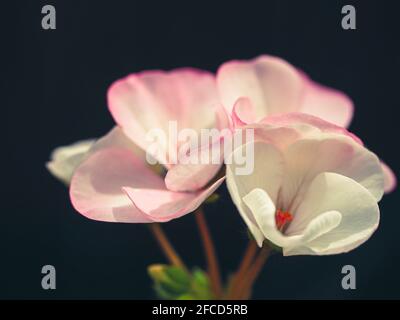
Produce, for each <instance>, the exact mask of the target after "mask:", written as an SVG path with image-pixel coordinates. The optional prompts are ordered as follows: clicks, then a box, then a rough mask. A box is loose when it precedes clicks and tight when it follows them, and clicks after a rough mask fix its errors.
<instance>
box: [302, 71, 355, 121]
mask: <svg viewBox="0 0 400 320" xmlns="http://www.w3.org/2000/svg"><path fill="white" fill-rule="evenodd" d="M303 77H304V83H305V84H306V85H305V90H304V95H303V100H302V103H301V108H300V110H299V111H301V112H304V113H308V114H311V115H313V116H316V117H319V118H322V119H324V120H326V121H329V122H332V123H334V124H336V125H338V126H341V127H348V126H349V125H350V122H351V119H352V117H353V113H354V107H353V102H352V101H351V99H350V98H349V97H348V96H346V95H345V94H344V93H342V92H340V91H337V90H334V89H330V88H328V87H325V86H322V85H319V84H318V83H316V82H314V81H312V80H310V79H309V78H308V77H307V76H305V75H303Z"/></svg>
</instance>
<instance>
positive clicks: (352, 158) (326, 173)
mask: <svg viewBox="0 0 400 320" xmlns="http://www.w3.org/2000/svg"><path fill="white" fill-rule="evenodd" d="M253 127H254V128H255V132H256V133H255V142H254V151H255V154H254V163H255V168H254V173H253V174H252V175H248V176H239V175H235V174H234V172H235V164H231V165H227V169H226V179H227V185H228V189H229V192H230V194H231V196H232V199H233V202H234V203H235V205H236V206H237V208H238V210H239V212H240V214H241V216H242V217H243V219H244V221H245V222H246V224H247V226H248V227H249V229H250V231H251V232H252V234H253V236H254V238H255V239H256V241H257V243H258V245H259V246H262V244H263V241H264V240H265V239H267V240H268V241H271V242H272V243H274V244H275V245H277V246H279V247H282V249H283V254H284V255H286V256H288V255H299V254H312V255H326V254H336V253H342V252H347V251H349V250H352V249H354V248H356V247H357V246H359V245H360V244H362V243H363V242H365V241H366V240H367V239H368V238H369V237H370V236H371V235H372V233H373V232H374V231H375V229H376V228H377V227H378V224H379V207H378V205H377V202H378V201H379V200H380V199H381V197H382V195H383V186H384V181H383V179H384V177H383V172H382V169H381V165H380V162H379V159H378V158H377V157H376V155H375V154H373V153H372V152H370V151H369V150H367V149H366V148H365V147H364V146H363V145H362V144H361V143H360V140H359V139H358V138H357V137H355V136H354V135H352V134H350V133H348V132H347V131H346V130H345V129H343V128H340V127H337V126H335V125H333V124H330V123H328V122H325V121H323V120H321V119H318V118H315V117H312V116H309V115H304V114H287V115H283V116H275V117H274V116H271V117H269V118H268V119H266V120H265V121H264V122H263V123H262V124H258V125H255V126H253ZM243 147H244V146H241V147H239V148H237V149H236V150H235V151H234V152H242V149H243Z"/></svg>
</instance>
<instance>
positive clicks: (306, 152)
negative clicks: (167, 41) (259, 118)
mask: <svg viewBox="0 0 400 320" xmlns="http://www.w3.org/2000/svg"><path fill="white" fill-rule="evenodd" d="M285 160H286V164H287V167H286V176H285V179H284V186H283V192H282V204H281V206H282V207H283V209H285V210H289V211H290V212H292V211H293V212H294V211H296V208H297V207H298V205H299V204H300V202H301V201H302V198H303V196H304V194H305V192H306V191H307V189H308V187H309V185H310V183H311V182H312V181H313V179H314V178H315V177H316V176H317V175H318V174H320V173H322V172H335V173H339V174H342V175H344V176H347V177H349V178H352V179H354V180H355V181H357V182H358V183H360V184H361V185H363V186H364V187H365V188H367V189H368V190H369V191H370V192H371V194H373V195H374V196H375V198H376V200H377V201H378V200H379V199H380V198H381V197H382V194H383V183H384V182H383V174H382V170H381V168H380V163H379V159H378V158H377V157H376V155H374V154H373V153H372V152H370V151H369V150H367V149H366V148H364V147H363V146H361V145H359V144H358V143H356V142H355V141H353V140H352V139H351V138H349V137H345V136H341V135H338V134H336V133H319V134H318V135H314V138H310V139H302V140H299V141H297V142H295V143H294V144H292V145H291V146H290V147H289V148H288V149H287V151H286V152H285Z"/></svg>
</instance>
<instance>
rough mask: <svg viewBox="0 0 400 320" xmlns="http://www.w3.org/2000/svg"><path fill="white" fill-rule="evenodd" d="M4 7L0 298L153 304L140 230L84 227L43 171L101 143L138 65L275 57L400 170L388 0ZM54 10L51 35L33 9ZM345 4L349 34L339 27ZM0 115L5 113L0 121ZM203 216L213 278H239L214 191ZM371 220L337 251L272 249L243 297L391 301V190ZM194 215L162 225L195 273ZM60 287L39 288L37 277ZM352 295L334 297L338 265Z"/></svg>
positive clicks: (236, 237) (149, 251)
mask: <svg viewBox="0 0 400 320" xmlns="http://www.w3.org/2000/svg"><path fill="white" fill-rule="evenodd" d="M9 2H10V1H7V3H6V2H4V3H2V4H1V5H0V8H1V9H0V10H1V11H0V12H1V21H2V24H4V25H2V26H1V31H2V39H1V52H2V64H4V66H3V67H2V72H1V88H2V89H1V90H2V99H1V107H2V116H1V120H2V129H5V130H6V133H5V134H4V135H3V136H2V137H4V136H5V137H6V138H5V140H4V138H3V139H2V142H3V147H2V149H1V159H2V161H4V164H3V165H2V175H1V189H2V190H1V210H0V212H1V218H0V298H3V299H10V298H23V299H27V298H40V299H42V298H43V299H60V298H61V299H63V298H78V299H80V298H100V299H103V298H112V299H114V298H122V299H131V298H134V299H136V298H154V295H153V292H152V289H151V282H150V279H149V278H148V276H147V273H146V266H147V265H148V264H150V263H156V262H164V261H165V260H164V257H163V256H162V254H161V252H160V250H159V248H158V246H157V244H156V243H155V241H154V240H153V238H152V236H151V234H150V233H149V231H148V229H147V227H146V226H145V225H139V224H137V225H134V224H112V223H102V222H96V221H91V220H88V219H86V218H84V217H83V216H81V215H79V214H78V213H76V212H75V211H74V210H73V209H72V207H71V204H70V203H69V198H68V193H67V189H66V188H65V187H64V186H63V185H62V184H61V183H59V182H58V181H57V180H56V179H55V178H53V177H52V176H51V175H50V174H49V173H48V172H47V171H46V169H45V166H44V164H45V162H46V161H47V160H48V157H49V154H50V152H51V150H52V149H53V148H55V147H57V146H59V145H64V144H69V143H72V142H74V141H77V140H80V139H83V138H89V137H99V136H101V135H103V134H105V133H106V132H107V131H108V130H109V129H110V128H111V127H112V126H113V120H112V118H111V116H110V114H109V113H108V110H107V106H106V90H107V88H108V86H109V85H110V84H111V83H112V82H113V81H115V80H116V79H118V78H121V77H123V76H125V75H127V74H128V73H131V72H137V71H140V70H147V69H155V68H157V69H172V68H176V67H183V66H193V67H198V68H202V69H207V70H211V71H215V70H216V69H217V67H218V65H220V64H221V63H222V62H224V61H226V60H229V59H248V58H253V57H255V56H258V55H260V54H263V53H267V54H273V55H278V56H281V57H283V58H285V59H286V60H288V61H289V62H291V63H293V64H294V65H295V66H297V67H299V68H301V69H303V70H304V71H305V72H307V73H308V74H309V75H310V76H311V77H312V78H313V79H315V80H317V81H319V82H321V83H323V84H325V85H328V86H332V87H334V88H338V89H340V90H343V91H344V92H346V93H347V94H348V95H349V96H350V97H351V98H352V99H353V100H354V103H355V106H356V113H355V118H354V121H353V123H352V126H351V130H352V131H353V132H355V133H356V134H358V135H359V136H360V137H361V138H362V139H363V140H364V141H365V142H366V144H367V146H368V147H369V148H370V149H372V150H373V151H375V152H376V153H377V154H378V155H379V156H380V157H381V158H383V159H384V160H386V162H387V163H388V164H390V165H391V166H392V168H393V169H394V170H395V172H397V173H398V174H399V173H400V168H399V160H400V159H399V152H398V142H397V137H398V134H397V132H398V129H399V128H398V127H399V125H398V116H399V98H398V97H399V83H400V81H399V80H400V77H399V73H400V50H399V48H398V42H399V38H400V32H399V31H400V28H399V15H400V7H399V6H398V5H396V1H362V2H361V1H360V2H354V1H347V2H343V1H327V0H320V1H287V0H285V1H283V0H279V1H278V0H276V1H267V0H263V1H259V2H253V3H251V2H250V1H241V2H240V3H239V4H237V5H235V4H234V3H233V2H232V1H228V2H225V3H222V2H221V1H218V4H217V1H214V3H213V4H205V3H203V2H200V1H185V2H184V4H183V3H180V4H177V3H173V2H172V1H158V2H156V1H51V0H48V1H46V2H44V1H15V3H14V4H10V3H9ZM44 4H52V5H55V7H56V10H57V29H56V30H42V28H41V18H42V14H41V8H42V6H43V5H44ZM345 4H353V5H354V6H355V7H356V10H357V30H347V31H346V30H343V29H342V28H341V18H342V14H341V8H342V6H343V5H345ZM4 113H5V115H4ZM221 193H223V194H224V197H223V198H224V200H223V201H221V202H219V203H217V204H214V205H210V206H209V207H208V209H207V218H208V220H209V224H210V227H211V229H212V232H213V236H214V238H215V242H216V244H217V249H218V250H219V257H220V262H221V264H222V269H223V272H224V274H226V273H227V272H229V271H232V270H234V269H235V268H236V265H237V263H238V261H239V259H240V257H241V254H242V251H243V249H244V247H245V245H246V242H247V241H246V231H245V228H244V226H243V223H242V222H241V219H240V218H239V215H238V214H237V212H236V210H235V208H234V207H233V205H232V204H231V203H230V201H229V197H228V195H227V193H226V190H224V189H221ZM380 207H381V213H382V215H381V225H380V227H379V229H378V231H377V232H376V233H375V234H374V235H373V237H372V238H371V239H370V240H369V241H368V242H367V243H365V244H364V245H363V246H361V247H360V248H358V249H356V250H355V251H353V252H351V253H349V254H343V255H337V256H328V257H311V256H300V257H288V258H285V257H282V256H279V255H274V256H273V257H272V258H271V259H270V261H269V262H268V263H267V265H266V267H265V269H264V272H263V273H262V275H261V277H260V278H259V281H258V282H257V284H256V287H255V293H254V298H257V299H271V298H273V299H275V298H295V299H303V298H316V299H320V298H324V299H325V298H330V299H331V298H333V299H336V298H339V299H357V298H379V299H380V298H400V272H399V270H400V250H399V230H400V229H399V226H400V212H399V191H398V190H396V191H395V192H394V193H392V194H390V195H388V196H386V197H385V198H384V199H383V200H382V201H381V203H380ZM195 228H196V226H195V223H194V219H193V216H191V215H187V216H185V217H184V218H181V219H179V220H176V221H173V222H171V223H168V224H167V225H165V229H166V231H167V232H168V234H169V236H170V238H171V240H172V241H173V242H174V243H175V244H176V246H177V248H178V250H179V252H180V253H181V255H182V256H183V257H184V258H185V259H186V260H187V262H189V263H190V264H191V265H193V266H194V265H201V266H204V260H203V254H202V248H201V244H200V243H199V238H198V234H197V230H196V229H195ZM45 264H51V265H54V266H55V267H56V270H57V289H56V290H53V291H51V290H50V291H44V290H42V288H41V277H42V274H41V268H42V266H43V265H45ZM346 264H351V265H354V266H355V267H356V270H357V289H356V290H348V291H345V290H343V289H342V288H341V278H342V275H341V268H342V266H343V265H346Z"/></svg>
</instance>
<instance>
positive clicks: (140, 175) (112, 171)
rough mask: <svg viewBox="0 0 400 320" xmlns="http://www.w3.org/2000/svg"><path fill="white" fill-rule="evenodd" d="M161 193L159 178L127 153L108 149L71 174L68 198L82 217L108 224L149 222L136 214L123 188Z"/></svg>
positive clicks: (136, 211) (139, 213)
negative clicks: (129, 187)
mask: <svg viewBox="0 0 400 320" xmlns="http://www.w3.org/2000/svg"><path fill="white" fill-rule="evenodd" d="M127 185H128V186H131V187H134V188H143V189H146V188H149V189H165V186H164V182H163V180H162V178H161V177H159V176H157V175H156V174H155V173H154V172H153V171H151V170H150V169H149V168H148V167H147V165H146V163H145V162H144V161H143V160H142V159H140V158H139V157H138V156H136V155H135V154H134V153H133V152H132V151H131V150H128V149H121V148H109V149H103V150H99V151H98V152H95V153H94V154H92V155H91V156H90V157H89V158H88V159H86V160H85V161H84V162H83V163H82V164H81V165H80V166H79V167H78V168H77V170H76V171H75V174H74V176H73V178H72V181H71V186H70V197H71V202H72V205H73V206H74V208H75V209H76V210H77V211H78V212H80V213H81V214H82V215H84V216H86V217H88V218H90V219H94V220H99V221H108V222H132V223H137V222H151V221H152V220H151V219H150V218H149V217H148V216H147V215H145V214H144V213H143V212H141V211H140V210H138V209H137V208H136V207H135V206H134V205H133V204H132V201H130V199H129V198H128V197H127V195H126V194H125V193H124V192H123V191H122V189H121V188H122V187H123V186H127Z"/></svg>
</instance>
